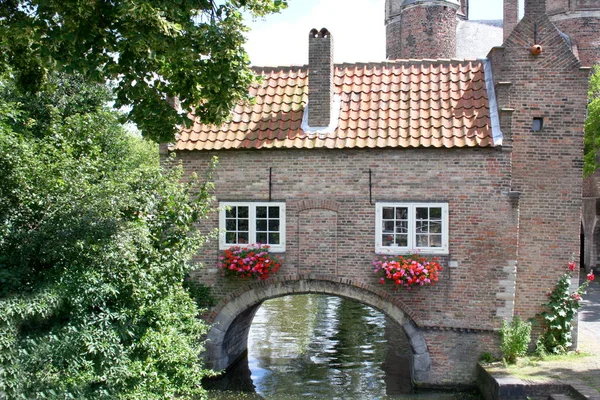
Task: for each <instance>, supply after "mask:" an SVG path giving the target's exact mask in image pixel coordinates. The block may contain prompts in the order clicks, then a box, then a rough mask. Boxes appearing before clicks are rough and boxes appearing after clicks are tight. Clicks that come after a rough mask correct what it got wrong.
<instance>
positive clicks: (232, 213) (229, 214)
mask: <svg viewBox="0 0 600 400" xmlns="http://www.w3.org/2000/svg"><path fill="white" fill-rule="evenodd" d="M236 215H237V207H228V208H227V209H226V210H225V218H235V217H236Z"/></svg>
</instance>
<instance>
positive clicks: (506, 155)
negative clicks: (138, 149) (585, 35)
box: [161, 0, 600, 385]
mask: <svg viewBox="0 0 600 400" xmlns="http://www.w3.org/2000/svg"><path fill="white" fill-rule="evenodd" d="M505 3H506V6H505V7H506V11H505V16H508V17H509V18H508V19H506V18H505V30H504V32H505V39H504V43H503V45H502V46H500V47H495V48H493V49H492V50H491V51H490V52H489V54H488V57H487V58H485V59H471V60H458V59H440V58H444V57H446V58H451V57H452V54H454V53H452V52H453V51H456V45H455V44H454V45H453V44H452V41H451V40H450V41H449V40H447V39H448V37H451V36H453V33H452V32H455V31H456V29H457V28H456V23H457V22H456V21H460V20H461V19H464V18H466V15H467V9H468V2H466V1H458V0H431V1H419V2H417V1H414V0H403V1H391V0H390V1H388V2H387V4H386V17H387V18H386V21H387V22H388V39H387V40H388V54H396V55H394V56H393V57H398V54H399V55H403V54H405V53H403V51H404V50H403V49H402V48H403V47H406V46H407V45H410V46H417V47H418V46H420V45H421V46H425V44H427V47H435V48H436V49H434V50H436V51H437V52H435V51H434V52H430V53H427V54H426V57H430V58H432V59H424V60H387V61H383V62H381V63H365V64H361V63H357V64H335V63H333V60H332V54H333V37H332V35H331V33H330V32H328V31H327V30H326V29H322V30H320V31H317V30H312V31H311V32H310V34H309V38H308V40H309V63H308V65H306V66H300V67H268V68H256V72H257V73H258V74H260V75H261V76H262V77H263V81H262V82H261V83H257V84H255V85H254V86H252V87H251V88H250V93H251V95H252V96H253V97H255V100H256V101H255V103H254V104H245V105H244V104H241V105H238V106H237V107H236V108H235V110H234V111H233V114H232V118H231V120H230V121H229V122H228V123H226V124H224V125H222V126H206V125H203V124H201V123H200V122H199V121H196V122H195V123H194V124H193V125H192V127H191V128H189V129H184V130H182V131H181V133H180V135H179V136H178V139H177V141H176V143H174V144H172V145H169V146H167V145H164V146H162V147H161V149H162V151H163V153H164V152H168V151H176V153H177V157H178V159H180V160H181V161H182V163H183V166H184V168H185V170H186V171H187V172H188V173H192V172H199V173H202V172H203V171H205V170H207V169H208V167H209V165H210V162H211V159H212V157H213V156H217V157H218V158H219V165H218V168H217V170H216V172H215V174H214V184H215V196H216V199H217V201H218V205H219V207H220V210H219V211H218V212H215V213H214V214H213V215H212V216H211V217H210V218H209V220H208V221H207V224H206V226H203V227H202V229H205V230H207V231H209V230H212V229H214V228H220V234H219V239H218V241H215V242H214V243H212V244H211V245H208V246H206V247H205V249H204V250H203V251H202V254H199V255H198V256H197V261H199V262H202V263H203V264H204V265H205V268H203V269H199V270H198V271H195V272H194V274H193V277H192V278H193V279H196V280H198V281H200V282H202V283H204V284H207V285H209V286H210V287H211V289H212V291H213V294H214V295H215V296H216V297H217V298H218V300H219V303H218V305H217V306H216V307H215V308H214V309H213V310H211V313H210V314H209V316H208V320H209V322H212V323H214V326H213V328H212V329H211V331H210V332H209V340H210V341H209V343H208V345H207V354H208V361H209V365H211V366H213V367H214V368H217V369H220V368H225V367H227V366H228V365H230V364H231V363H232V362H233V361H235V359H236V358H237V357H239V355H240V354H242V353H243V351H244V350H245V348H246V338H247V333H248V329H249V326H250V324H251V321H252V317H253V315H254V312H255V311H256V309H257V308H258V306H260V303H261V302H262V301H264V300H265V299H267V298H271V297H277V296H281V295H286V294H293V293H308V292H319V293H330V294H335V295H341V296H345V297H349V298H352V299H355V300H358V301H361V302H364V303H365V304H369V305H372V306H374V307H376V308H378V309H380V310H381V311H383V312H385V313H386V314H387V315H388V316H390V317H391V318H392V319H394V320H395V321H396V322H398V323H399V324H400V325H401V326H402V327H403V329H404V331H405V333H406V335H407V337H408V339H409V341H410V344H411V347H412V350H413V353H414V357H413V364H412V371H413V380H414V381H415V384H420V385H438V384H448V383H472V382H473V381H474V377H475V375H474V374H475V363H476V361H477V359H478V357H479V355H480V354H481V353H482V352H493V353H497V352H498V330H499V328H500V326H501V324H502V321H503V319H506V318H510V317H512V316H513V315H515V314H519V315H520V316H522V317H523V318H529V317H532V316H534V315H535V314H536V313H537V312H539V311H540V310H541V304H542V303H543V302H544V301H545V294H546V292H547V291H548V290H549V289H550V288H552V287H553V286H554V284H555V282H556V281H557V279H558V277H559V276H560V275H561V274H562V273H563V272H564V270H565V267H566V265H567V262H568V261H569V259H570V258H571V257H572V255H574V254H578V252H579V245H580V243H579V233H580V224H581V207H582V197H581V193H582V151H583V132H582V129H583V123H584V120H585V109H586V93H587V82H588V75H589V68H585V67H582V63H581V62H580V60H579V58H578V54H577V52H576V51H575V50H576V49H575V47H574V46H573V42H571V41H570V40H567V39H568V38H567V37H566V35H565V34H564V33H562V32H560V31H559V30H558V29H557V28H556V26H555V24H554V23H552V22H551V20H550V19H549V15H548V13H547V11H548V10H547V5H546V3H548V6H550V5H554V4H555V3H556V4H558V0H555V1H551V0H548V1H547V2H546V1H545V0H526V1H525V15H524V17H523V18H522V19H521V21H519V22H517V19H516V11H515V10H516V1H507V2H505ZM580 3H583V1H580ZM588 3H594V4H596V5H598V3H599V2H597V1H596V2H589V1H588ZM511 7H512V8H511ZM596 9H597V10H598V9H600V7H597V8H596ZM511 15H512V16H514V19H510V18H512V17H511ZM410 21H413V22H415V21H419V24H420V25H419V28H418V29H417V28H415V29H414V30H411V31H410V32H408V33H406V29H405V31H404V33H403V32H402V29H401V27H402V26H409V25H410V24H409V22H410ZM424 21H425V22H426V21H430V22H431V23H432V26H431V27H439V26H440V25H444V24H447V25H449V26H445V25H444V26H443V28H444V29H446V31H444V32H445V33H444V35H441V36H439V35H438V36H436V35H434V36H432V37H435V38H441V39H440V40H439V42H435V40H434V39H435V38H434V39H432V37H427V35H429V33H430V32H431V29H429V27H427V26H424V25H423V24H424ZM396 22H398V23H399V24H398V25H397V26H391V25H393V24H394V23H396ZM415 23H416V22H415ZM436 29H437V28H436ZM420 34H422V36H418V35H420ZM403 35H405V36H409V35H410V36H412V38H407V37H405V36H403ZM423 35H425V36H423ZM394 43H396V44H394ZM536 44H539V45H541V46H542V52H541V53H540V54H533V52H532V46H533V45H536ZM394 46H399V47H398V48H394ZM390 49H391V50H390ZM429 50H430V49H428V50H427V51H429ZM423 51H425V50H423ZM410 52H411V53H410V54H411V56H412V55H413V54H425V53H423V52H421V50H418V49H417V51H416V53H415V52H414V49H410ZM255 242H262V243H269V244H270V245H271V249H272V251H274V252H278V253H280V255H281V256H282V258H283V259H284V265H283V266H282V268H281V269H280V271H279V272H278V273H277V275H276V276H273V277H272V278H270V279H269V280H267V281H261V282H257V283H248V282H235V281H231V280H227V279H225V278H223V277H221V276H220V275H219V273H218V271H217V270H216V267H215V264H216V262H217V259H218V256H219V254H220V253H219V252H220V251H221V250H223V249H225V248H227V247H228V246H231V245H244V244H246V243H255ZM415 250H417V251H419V252H420V253H421V254H423V255H427V256H436V257H439V258H440V260H441V263H442V265H443V266H444V270H443V272H442V274H441V277H440V281H439V282H438V284H436V285H435V286H423V287H419V288H417V289H415V290H410V291H409V290H394V289H393V288H391V287H388V286H382V285H380V284H379V283H378V277H377V276H376V275H375V274H374V273H373V269H372V261H373V258H374V256H375V255H377V254H402V253H406V252H411V251H415Z"/></svg>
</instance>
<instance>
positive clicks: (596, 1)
mask: <svg viewBox="0 0 600 400" xmlns="http://www.w3.org/2000/svg"><path fill="white" fill-rule="evenodd" d="M547 12H548V16H549V17H550V20H551V21H552V22H553V23H554V25H556V27H557V28H558V29H560V30H561V31H562V32H563V33H566V34H567V35H569V38H570V39H571V42H572V43H571V44H572V46H573V50H574V52H575V54H578V56H579V59H580V60H581V63H582V64H583V65H586V66H591V65H593V64H595V63H598V62H600V37H599V36H598V32H599V31H600V0H547Z"/></svg>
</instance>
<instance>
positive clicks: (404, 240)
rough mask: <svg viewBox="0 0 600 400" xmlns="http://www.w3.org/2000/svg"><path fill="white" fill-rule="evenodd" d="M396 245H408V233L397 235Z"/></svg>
mask: <svg viewBox="0 0 600 400" xmlns="http://www.w3.org/2000/svg"><path fill="white" fill-rule="evenodd" d="M396 246H400V247H407V246H408V235H396Z"/></svg>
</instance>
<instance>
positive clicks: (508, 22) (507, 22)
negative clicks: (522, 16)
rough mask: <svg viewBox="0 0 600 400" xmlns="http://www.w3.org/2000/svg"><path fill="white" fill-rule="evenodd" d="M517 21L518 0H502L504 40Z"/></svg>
mask: <svg viewBox="0 0 600 400" xmlns="http://www.w3.org/2000/svg"><path fill="white" fill-rule="evenodd" d="M518 22H519V0H504V24H503V25H504V40H506V38H507V37H508V35H510V33H511V32H512V31H513V29H514V28H515V26H517V23H518Z"/></svg>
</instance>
